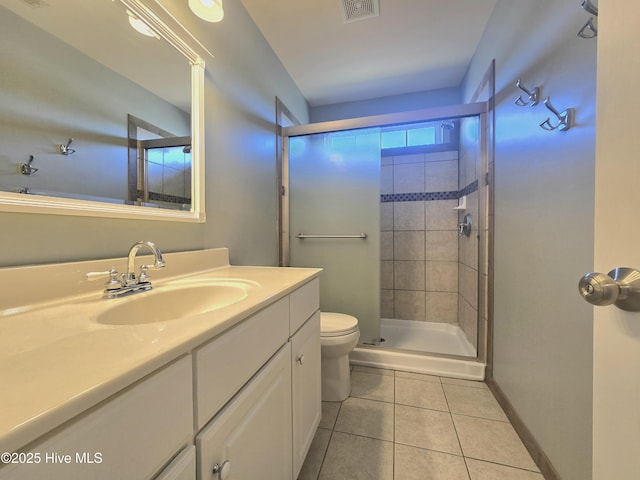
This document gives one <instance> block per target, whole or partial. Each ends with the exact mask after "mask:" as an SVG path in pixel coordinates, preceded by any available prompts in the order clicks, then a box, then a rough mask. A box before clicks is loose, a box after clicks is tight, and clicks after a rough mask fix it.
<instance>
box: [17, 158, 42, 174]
mask: <svg viewBox="0 0 640 480" xmlns="http://www.w3.org/2000/svg"><path fill="white" fill-rule="evenodd" d="M33 159H34V156H33V155H29V161H28V162H27V163H20V164H19V165H18V166H19V168H20V173H21V174H22V175H27V176H28V175H33V174H34V173H36V172H37V171H38V169H37V168H36V167H34V166H33V165H31V163H32V162H33Z"/></svg>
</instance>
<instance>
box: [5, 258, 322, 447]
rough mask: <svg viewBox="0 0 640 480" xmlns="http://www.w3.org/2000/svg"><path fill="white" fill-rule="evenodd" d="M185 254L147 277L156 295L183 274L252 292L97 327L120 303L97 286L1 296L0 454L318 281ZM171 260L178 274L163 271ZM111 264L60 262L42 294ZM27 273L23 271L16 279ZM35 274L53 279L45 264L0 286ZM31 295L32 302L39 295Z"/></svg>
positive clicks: (301, 271) (295, 272) (300, 271)
mask: <svg viewBox="0 0 640 480" xmlns="http://www.w3.org/2000/svg"><path fill="white" fill-rule="evenodd" d="M220 251H224V252H222V253H221V252H220ZM211 252H213V256H212V254H211ZM187 253H188V252H182V253H180V254H174V255H176V257H175V258H172V254H167V255H165V258H166V260H167V267H168V268H167V269H166V270H167V272H163V274H162V275H158V276H157V278H158V280H155V279H154V281H153V282H154V286H155V287H157V288H160V287H161V286H162V285H164V284H166V283H167V282H170V281H175V280H176V278H177V279H180V278H183V279H184V278H186V276H187V274H188V271H189V270H190V271H191V272H192V273H191V274H190V275H188V278H189V280H229V281H234V280H236V281H244V282H245V283H247V284H249V285H250V286H249V288H247V295H246V297H244V298H243V299H242V300H240V301H238V302H236V303H233V304H231V305H228V306H225V307H222V308H220V309H218V310H213V311H210V312H207V313H203V314H198V315H194V316H191V317H186V318H182V319H178V320H169V321H164V322H150V323H138V324H131V325H109V324H103V323H100V322H99V321H98V314H99V313H101V312H102V311H104V310H105V309H106V308H109V306H110V305H113V303H110V302H114V301H115V302H119V301H123V300H124V299H115V300H105V299H102V298H101V293H102V286H101V282H97V283H95V282H94V283H93V285H91V286H90V287H87V286H86V285H85V284H86V283H88V282H84V283H83V282H76V283H77V285H81V286H82V288H81V289H80V290H82V291H81V292H80V293H76V295H70V296H66V297H59V296H58V297H57V298H56V299H55V300H54V301H52V299H49V300H48V301H46V302H42V303H39V304H36V305H31V306H29V307H18V306H15V305H13V306H11V307H9V308H5V306H6V305H5V304H7V303H9V299H8V297H6V296H5V297H4V298H0V301H1V302H3V303H0V309H2V310H0V381H1V383H2V394H1V395H0V412H1V414H0V452H14V451H19V450H20V449H21V448H23V447H24V446H25V445H27V444H28V443H30V442H32V441H33V440H35V439H37V438H38V437H40V436H41V435H43V434H45V433H46V432H48V431H50V430H52V429H53V428H56V427H57V426H59V425H61V424H63V423H64V422H66V421H68V420H70V419H72V418H73V417H75V416H76V415H78V414H80V413H81V412H83V411H85V410H87V409H89V408H91V407H92V406H94V405H96V404H98V403H100V402H101V401H103V400H105V399H107V398H108V397H110V396H111V395H113V394H115V393H117V392H118V391H120V390H122V389H124V388H126V387H127V386H129V385H131V384H133V383H134V382H136V381H138V380H140V379H142V378H144V377H145V376H146V375H149V374H150V373H152V372H154V371H155V370H157V369H158V368H160V367H162V366H164V365H166V364H168V363H170V362H172V361H173V360H175V359H177V358H179V357H181V356H182V355H184V354H187V353H190V352H191V351H192V350H193V349H194V348H196V347H197V346H199V345H202V344H203V343H205V342H207V341H208V340H209V339H212V338H213V337H216V336H217V335H219V334H220V333H222V332H224V331H225V330H227V329H229V328H230V327H232V326H233V325H235V324H236V323H238V322H239V321H241V320H242V319H244V318H247V317H248V316H249V315H251V314H253V313H255V312H257V311H258V310H261V309H262V308H264V307H265V306H266V305H268V304H270V303H273V302H274V301H276V300H277V299H279V298H282V297H284V296H286V295H287V294H289V293H291V292H292V291H293V290H294V289H296V288H297V287H299V286H300V285H302V284H304V283H306V282H308V281H310V280H311V279H313V278H315V277H317V276H318V275H319V273H320V269H314V268H290V267H287V268H279V267H240V266H230V265H228V260H227V261H226V263H227V264H226V265H222V266H213V267H211V264H209V268H204V269H203V267H202V262H201V260H203V259H204V260H210V259H211V258H213V257H215V259H216V261H217V262H218V264H219V263H220V262H219V260H220V259H222V260H223V262H222V263H224V259H225V258H226V259H228V253H227V252H226V249H215V250H209V251H200V252H194V255H195V258H192V257H189V256H188V255H187ZM205 257H206V258H205ZM185 259H186V261H185ZM118 261H121V260H118ZM172 261H175V263H181V264H182V267H181V268H174V269H171V268H169V265H171V263H172ZM109 262H111V260H108V261H105V260H101V261H96V262H78V263H76V264H59V265H67V266H68V265H73V266H72V267H70V268H67V271H68V272H67V273H64V272H63V273H60V274H59V278H55V276H53V277H54V278H53V280H54V281H55V282H56V284H55V285H52V286H51V288H50V289H49V290H48V291H51V290H55V289H56V288H61V287H59V285H58V283H57V282H59V281H61V280H62V281H65V278H64V277H65V275H66V276H71V277H72V278H75V277H78V276H79V275H80V272H82V274H84V273H87V272H88V271H90V270H89V269H94V268H98V269H100V268H102V269H108V268H110V267H109V266H108V265H109ZM205 263H206V262H205ZM78 265H80V266H78ZM105 265H107V266H106V267H105ZM193 265H198V267H199V269H198V271H195V272H194V271H193ZM25 269H26V270H28V271H27V272H24V271H23V270H25ZM38 269H45V271H44V272H39V273H40V274H42V275H45V276H47V275H48V276H49V277H51V276H52V275H50V274H51V271H57V270H53V269H52V266H42V267H37V266H36V267H24V268H16V269H0V280H3V275H8V274H17V275H18V280H19V279H20V275H23V276H24V278H29V274H33V273H34V272H35V273H38ZM46 269H49V270H50V271H46ZM172 275H173V276H172ZM38 282H40V283H42V280H38V281H36V283H38ZM2 283H3V284H5V285H6V283H4V282H2ZM40 286H41V285H40ZM32 287H33V285H32ZM77 291H78V289H76V292H77ZM32 292H33V293H34V294H35V293H36V292H37V290H33V291H32ZM67 293H68V292H67ZM149 293H151V292H149ZM136 295H145V293H141V294H136ZM134 297H135V296H132V297H128V298H134ZM5 300H6V301H5ZM14 303H15V301H14ZM230 361H232V359H230Z"/></svg>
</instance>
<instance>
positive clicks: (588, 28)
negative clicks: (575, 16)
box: [577, 17, 598, 38]
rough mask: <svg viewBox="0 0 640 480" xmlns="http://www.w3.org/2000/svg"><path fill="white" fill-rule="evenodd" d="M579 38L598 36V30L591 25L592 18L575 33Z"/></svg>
mask: <svg viewBox="0 0 640 480" xmlns="http://www.w3.org/2000/svg"><path fill="white" fill-rule="evenodd" d="M577 35H578V36H579V37H580V38H595V37H597V36H598V29H597V28H596V26H595V25H594V24H593V17H591V18H590V19H589V21H588V22H587V23H585V24H584V26H583V27H582V28H581V29H580V31H579V32H578V33H577Z"/></svg>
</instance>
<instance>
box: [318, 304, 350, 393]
mask: <svg viewBox="0 0 640 480" xmlns="http://www.w3.org/2000/svg"><path fill="white" fill-rule="evenodd" d="M359 338H360V330H359V329H358V319H357V318H356V317H353V316H351V315H346V314H344V313H334V312H321V313H320V350H321V356H322V400H323V401H325V402H341V401H343V400H345V399H346V398H347V397H348V396H349V394H350V393H351V375H350V371H349V370H350V369H349V353H351V352H352V351H353V349H354V348H355V347H356V345H357V344H358V339H359Z"/></svg>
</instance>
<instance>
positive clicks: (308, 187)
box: [281, 103, 488, 379]
mask: <svg viewBox="0 0 640 480" xmlns="http://www.w3.org/2000/svg"><path fill="white" fill-rule="evenodd" d="M486 112H487V104H486V103H475V104H466V105H458V106H453V107H446V108H438V109H430V110H423V111H415V112H407V113H403V114H391V115H380V116H375V117H365V118H358V119H350V120H343V121H337V122H327V123H320V124H310V125H301V126H293V127H288V128H284V129H283V139H284V141H283V147H284V148H283V162H282V165H283V170H284V174H283V178H284V179H286V180H287V181H286V182H284V183H286V184H285V185H284V189H283V192H285V193H284V198H283V204H284V205H286V207H287V211H288V216H286V217H285V216H283V222H285V223H286V224H287V225H286V226H285V228H283V230H282V231H283V236H286V238H285V239H281V240H283V243H285V244H288V256H287V259H288V262H287V263H286V264H288V265H290V266H314V267H322V268H324V272H323V274H322V275H321V282H320V283H321V294H320V306H321V309H322V310H325V311H336V312H342V313H347V314H350V315H354V316H355V317H357V318H358V319H359V322H360V330H361V337H360V338H361V339H360V345H359V346H358V347H357V348H356V350H355V351H354V353H353V354H352V357H351V360H352V362H354V363H359V364H364V365H371V366H380V367H393V368H399V369H403V368H404V369H407V370H411V371H417V372H425V373H433V374H446V375H454V376H459V377H465V378H476V379H479V378H482V377H483V375H484V359H485V357H484V355H485V352H486V336H487V328H486V324H487V318H488V314H487V312H486V305H487V302H486V301H485V300H484V299H485V298H486V296H487V285H488V281H487V277H488V262H487V255H486V253H485V252H486V249H487V240H488V232H487V231H488V221H487V220H488V207H487V203H488V189H487V184H486V181H485V179H486V178H487V169H488V161H487V143H486V135H484V132H486V130H487V122H486ZM470 219H472V220H470ZM461 224H464V225H465V226H464V228H463V227H460V225H461ZM460 232H463V233H462V234H461V233H460Z"/></svg>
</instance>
